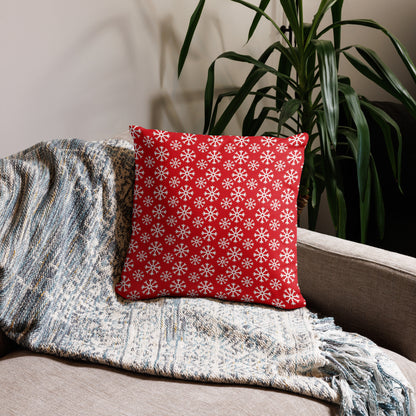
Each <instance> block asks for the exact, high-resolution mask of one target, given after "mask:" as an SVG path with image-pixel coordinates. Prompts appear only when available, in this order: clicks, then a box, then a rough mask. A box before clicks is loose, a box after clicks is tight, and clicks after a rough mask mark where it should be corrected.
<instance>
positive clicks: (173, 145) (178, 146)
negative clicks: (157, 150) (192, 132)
mask: <svg viewBox="0 0 416 416" xmlns="http://www.w3.org/2000/svg"><path fill="white" fill-rule="evenodd" d="M170 147H171V148H172V150H174V151H175V152H177V151H178V150H180V149H182V143H181V142H180V141H179V140H172V141H171V142H170Z"/></svg>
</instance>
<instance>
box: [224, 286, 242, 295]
mask: <svg viewBox="0 0 416 416" xmlns="http://www.w3.org/2000/svg"><path fill="white" fill-rule="evenodd" d="M225 291H226V292H227V295H228V296H230V297H232V298H235V297H237V296H240V295H241V287H240V285H237V283H230V284H229V285H227V287H226V288H225Z"/></svg>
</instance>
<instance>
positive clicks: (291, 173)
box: [284, 169, 299, 185]
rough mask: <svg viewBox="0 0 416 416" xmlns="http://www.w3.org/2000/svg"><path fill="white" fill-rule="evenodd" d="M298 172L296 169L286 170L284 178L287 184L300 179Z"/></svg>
mask: <svg viewBox="0 0 416 416" xmlns="http://www.w3.org/2000/svg"><path fill="white" fill-rule="evenodd" d="M298 177H299V175H298V173H297V172H296V171H295V170H294V169H290V170H288V171H286V173H285V175H284V180H285V182H286V183H287V184H289V185H292V184H294V183H295V182H296V181H297V180H298Z"/></svg>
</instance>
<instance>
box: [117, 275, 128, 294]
mask: <svg viewBox="0 0 416 416" xmlns="http://www.w3.org/2000/svg"><path fill="white" fill-rule="evenodd" d="M130 287H131V283H130V279H129V278H128V277H125V276H124V277H122V278H121V280H120V282H119V283H118V285H117V288H118V289H119V290H121V291H123V292H126V291H127V290H128V289H129V288H130Z"/></svg>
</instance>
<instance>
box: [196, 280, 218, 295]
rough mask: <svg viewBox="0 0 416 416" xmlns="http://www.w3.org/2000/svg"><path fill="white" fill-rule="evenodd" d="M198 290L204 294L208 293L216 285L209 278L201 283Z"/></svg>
mask: <svg viewBox="0 0 416 416" xmlns="http://www.w3.org/2000/svg"><path fill="white" fill-rule="evenodd" d="M198 290H199V291H200V292H201V293H203V294H204V295H207V294H208V293H211V292H212V291H213V290H214V285H213V284H212V283H211V282H209V281H208V280H204V281H203V282H201V283H199V285H198Z"/></svg>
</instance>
